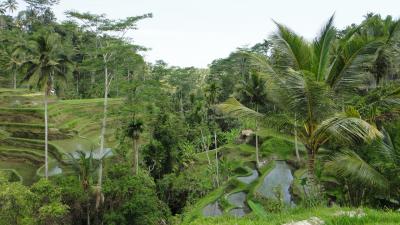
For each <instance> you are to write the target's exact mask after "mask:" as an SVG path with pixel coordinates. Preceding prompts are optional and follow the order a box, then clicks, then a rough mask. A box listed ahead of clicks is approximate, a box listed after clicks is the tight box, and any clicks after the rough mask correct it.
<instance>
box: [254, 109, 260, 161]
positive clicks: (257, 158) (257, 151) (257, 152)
mask: <svg viewBox="0 0 400 225" xmlns="http://www.w3.org/2000/svg"><path fill="white" fill-rule="evenodd" d="M256 111H257V112H258V105H256ZM255 125H256V163H257V168H258V167H259V166H260V154H259V149H258V134H257V132H258V123H257V119H255Z"/></svg>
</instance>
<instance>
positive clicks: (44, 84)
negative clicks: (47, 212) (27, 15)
mask: <svg viewBox="0 0 400 225" xmlns="http://www.w3.org/2000/svg"><path fill="white" fill-rule="evenodd" d="M28 45H29V46H27V54H28V59H27V60H26V61H25V62H24V63H23V66H24V67H25V68H26V70H27V72H26V74H25V77H24V78H23V82H28V83H29V84H30V86H31V87H35V88H37V89H39V90H43V91H44V99H43V101H44V120H45V121H44V123H45V177H46V179H47V178H48V112H47V108H48V107H47V105H48V96H49V95H50V93H51V91H52V90H53V88H54V86H53V85H54V83H55V82H58V83H65V82H66V81H67V77H68V75H69V74H70V72H71V69H70V67H71V62H70V60H69V56H68V55H67V54H66V52H67V51H68V50H67V49H63V48H62V45H61V41H60V38H59V36H58V35H57V34H55V33H52V32H48V31H42V32H39V33H37V34H34V37H33V38H32V40H31V41H30V42H29V44H28Z"/></svg>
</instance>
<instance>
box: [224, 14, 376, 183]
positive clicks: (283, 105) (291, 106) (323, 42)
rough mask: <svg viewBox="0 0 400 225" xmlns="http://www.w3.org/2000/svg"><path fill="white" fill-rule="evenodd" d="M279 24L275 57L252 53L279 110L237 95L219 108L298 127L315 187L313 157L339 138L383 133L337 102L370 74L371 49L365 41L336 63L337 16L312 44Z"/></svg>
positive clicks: (347, 139)
mask: <svg viewBox="0 0 400 225" xmlns="http://www.w3.org/2000/svg"><path fill="white" fill-rule="evenodd" d="M277 26H278V32H277V33H276V34H274V35H273V36H272V43H273V49H272V56H271V60H269V59H268V58H266V57H265V56H260V55H256V54H251V55H250V57H251V58H252V61H253V64H254V66H255V67H256V68H257V69H258V70H259V71H260V72H261V73H262V74H263V75H264V76H265V78H266V79H267V82H266V85H267V91H268V95H269V99H270V100H271V101H272V102H274V103H275V104H276V105H277V106H278V107H279V109H280V111H279V114H273V113H270V114H268V115H265V116H264V115H262V114H260V113H257V112H255V111H254V110H251V109H248V108H246V107H244V106H243V105H242V104H240V102H238V101H237V100H236V99H229V100H227V101H226V102H225V103H223V104H220V105H219V108H220V109H221V110H222V111H223V112H225V113H229V114H232V115H234V116H255V117H259V118H262V117H265V118H264V119H265V124H264V125H265V126H268V127H271V128H277V130H278V131H282V130H290V131H293V130H294V129H296V133H297V135H298V138H299V140H300V141H301V142H302V143H303V145H304V146H305V148H306V150H307V155H308V163H307V165H308V175H309V181H310V184H311V185H313V186H315V184H316V183H315V160H316V156H317V154H318V151H319V149H320V148H321V147H322V146H323V145H324V144H325V143H327V142H328V141H333V140H335V141H336V140H339V141H341V142H342V143H345V144H348V143H357V142H360V141H370V140H373V139H376V138H379V137H382V134H381V133H380V132H379V131H378V130H377V129H376V128H375V127H374V126H373V125H371V124H369V123H368V122H366V121H364V120H362V119H361V118H360V117H357V116H356V115H352V114H349V113H346V112H343V111H342V110H341V109H342V107H340V104H338V102H341V101H338V99H341V97H342V95H340V94H341V93H342V92H339V90H346V91H350V90H353V89H354V88H357V87H359V86H360V84H362V82H363V81H365V80H363V79H361V78H360V76H361V75H360V74H363V75H364V74H366V73H367V72H364V69H365V68H363V66H364V65H365V64H361V63H362V62H366V61H367V60H368V59H369V58H368V57H367V56H369V54H368V53H371V52H373V51H372V47H371V46H369V45H367V44H366V45H364V46H363V47H360V49H361V50H359V51H358V52H356V53H354V55H353V56H352V57H351V58H350V59H348V60H347V61H346V63H344V64H340V65H339V64H337V61H338V60H336V58H340V55H339V56H338V55H332V52H334V50H335V49H334V47H335V44H336V40H335V38H336V31H335V28H334V27H333V16H332V17H331V18H330V19H329V20H328V22H327V24H326V25H325V26H324V27H323V29H322V30H321V33H320V35H319V36H318V37H317V38H315V40H314V41H313V42H308V41H307V40H305V39H304V38H303V37H301V36H299V35H297V34H295V33H294V32H293V31H291V30H290V29H288V28H287V27H285V26H283V25H281V24H278V23H277ZM346 38H349V37H346ZM367 50H368V51H367ZM375 50H376V49H375ZM271 61H272V63H273V66H272V65H271V63H270V62H271ZM356 78H360V79H356ZM331 81H334V82H331ZM295 116H296V120H295V119H294V117H295ZM294 121H296V126H295V125H294V124H295V123H294ZM289 128H290V129H289Z"/></svg>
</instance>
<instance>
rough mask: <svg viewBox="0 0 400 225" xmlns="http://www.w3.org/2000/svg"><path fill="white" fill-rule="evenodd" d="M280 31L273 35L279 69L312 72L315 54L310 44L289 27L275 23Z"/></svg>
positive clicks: (272, 39)
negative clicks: (312, 61)
mask: <svg viewBox="0 0 400 225" xmlns="http://www.w3.org/2000/svg"><path fill="white" fill-rule="evenodd" d="M275 24H276V25H277V27H278V31H277V32H276V33H275V34H274V35H272V37H271V41H272V43H273V46H274V52H273V54H275V57H274V59H275V63H276V65H277V66H278V67H280V68H283V69H286V68H288V67H289V68H293V69H295V70H310V68H311V60H312V58H313V52H312V49H311V47H310V44H309V43H308V42H307V41H306V40H305V39H304V38H303V37H301V36H299V35H297V34H296V33H294V32H293V31H292V30H290V29H289V28H288V27H286V26H284V25H282V24H279V23H277V22H275Z"/></svg>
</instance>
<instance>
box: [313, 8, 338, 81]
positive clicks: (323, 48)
mask: <svg viewBox="0 0 400 225" xmlns="http://www.w3.org/2000/svg"><path fill="white" fill-rule="evenodd" d="M333 20H334V15H332V16H331V18H329V20H328V22H327V23H326V25H325V26H324V27H323V28H322V30H321V34H320V35H319V37H317V38H316V39H315V40H314V42H313V50H314V55H315V59H314V60H313V61H314V62H313V64H314V65H313V72H314V74H315V76H316V80H317V81H322V80H325V78H326V76H327V74H328V73H329V71H328V69H329V68H330V61H331V52H330V51H331V48H332V46H333V45H332V43H333V41H334V40H335V38H336V31H335V29H334V27H333Z"/></svg>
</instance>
